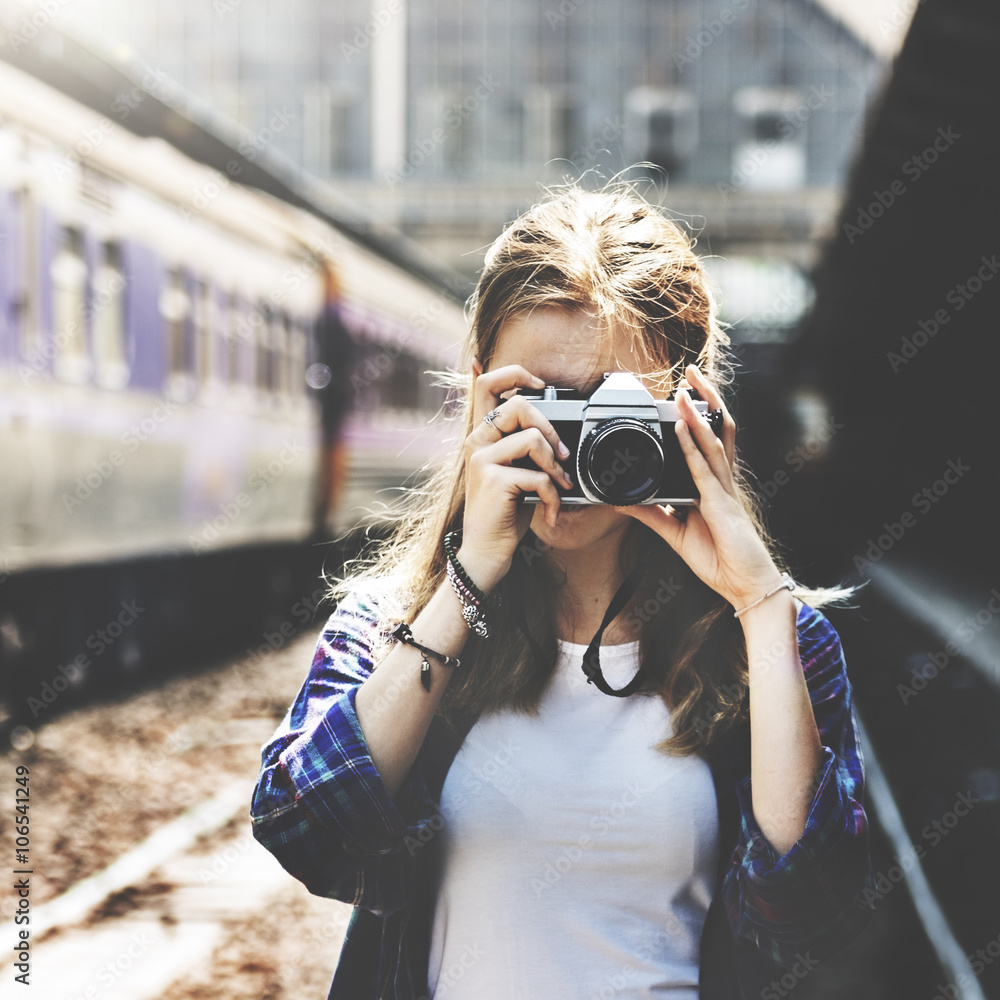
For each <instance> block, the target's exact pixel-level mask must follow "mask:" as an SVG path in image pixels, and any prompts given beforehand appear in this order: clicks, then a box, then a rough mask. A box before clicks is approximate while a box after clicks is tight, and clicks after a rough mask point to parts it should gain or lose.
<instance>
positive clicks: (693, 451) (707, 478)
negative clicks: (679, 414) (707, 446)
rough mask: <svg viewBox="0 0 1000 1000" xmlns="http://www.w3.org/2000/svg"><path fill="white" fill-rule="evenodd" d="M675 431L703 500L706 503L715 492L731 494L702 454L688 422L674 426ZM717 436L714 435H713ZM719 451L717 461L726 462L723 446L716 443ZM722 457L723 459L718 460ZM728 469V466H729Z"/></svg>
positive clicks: (679, 422) (680, 421) (682, 421)
mask: <svg viewBox="0 0 1000 1000" xmlns="http://www.w3.org/2000/svg"><path fill="white" fill-rule="evenodd" d="M698 419H700V418H698ZM674 430H675V432H676V434H677V441H678V443H679V444H680V446H681V451H682V452H683V453H684V458H685V460H686V461H687V466H688V469H689V470H690V471H691V477H692V478H693V479H694V484H695V486H696V487H697V489H698V494H699V496H700V497H701V500H702V501H704V500H705V499H706V498H708V497H709V496H710V495H711V493H712V491H713V490H720V489H721V490H722V491H723V492H724V493H730V495H732V494H731V492H730V490H727V489H726V487H725V486H724V485H723V483H722V482H721V481H720V479H719V476H718V474H717V473H716V471H715V470H714V469H713V468H712V466H711V465H710V464H709V462H708V459H707V458H706V457H705V456H704V455H703V454H702V452H701V450H700V448H699V447H698V445H697V444H696V443H695V440H694V437H693V436H692V434H691V428H690V427H689V426H688V422H687V421H686V420H678V421H677V423H676V424H675V425H674ZM712 436H713V437H714V436H715V435H714V434H713V435H712ZM716 444H717V445H718V448H719V451H718V452H717V460H718V461H722V462H724V461H725V456H724V455H723V454H722V445H721V443H719V442H718V441H716ZM718 456H721V458H718ZM727 469H728V466H727Z"/></svg>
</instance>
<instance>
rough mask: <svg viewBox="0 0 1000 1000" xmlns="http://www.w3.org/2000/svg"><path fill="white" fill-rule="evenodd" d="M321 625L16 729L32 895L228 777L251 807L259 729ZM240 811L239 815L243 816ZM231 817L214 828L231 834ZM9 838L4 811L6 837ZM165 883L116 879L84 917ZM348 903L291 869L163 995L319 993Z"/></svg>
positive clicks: (60, 886) (112, 856)
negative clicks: (310, 886) (270, 647)
mask: <svg viewBox="0 0 1000 1000" xmlns="http://www.w3.org/2000/svg"><path fill="white" fill-rule="evenodd" d="M318 634H319V627H318V626H314V627H313V628H312V629H311V630H310V631H309V632H307V633H306V634H303V635H302V636H300V637H298V638H297V639H295V640H293V641H291V642H290V643H289V644H288V645H287V647H286V648H284V649H281V650H279V651H277V652H275V653H272V654H270V655H268V656H267V657H262V656H257V657H246V658H244V659H242V660H239V661H236V662H230V663H227V664H224V665H220V666H218V667H215V668H212V669H209V670H207V671H205V672H203V673H200V674H199V675H197V676H190V677H180V678H175V679H172V680H170V681H168V682H167V683H165V684H164V685H163V686H162V687H160V688H158V689H156V690H151V691H145V692H142V693H139V694H137V695H135V696H132V697H129V698H127V699H124V700H122V701H120V702H117V703H113V704H108V703H105V704H101V705H94V706H90V707H86V708H83V709H79V710H77V711H74V712H71V713H69V714H67V715H65V716H63V717H60V718H56V719H54V720H53V721H52V722H48V723H46V724H44V725H42V726H40V727H39V728H38V729H37V730H35V731H34V732H33V733H29V734H27V735H26V738H23V739H21V740H20V742H19V745H20V746H22V747H24V744H25V743H27V742H28V741H29V740H30V741H31V745H30V746H27V747H25V748H24V749H19V750H18V749H7V751H6V752H5V753H4V754H3V755H2V756H3V762H2V765H0V786H2V787H3V789H4V793H5V794H6V795H7V796H8V798H7V801H13V787H14V786H13V779H14V776H15V774H14V771H15V767H16V766H17V765H18V764H26V765H28V767H29V768H30V791H31V799H30V817H31V845H30V855H31V862H32V866H33V868H34V872H35V875H34V877H33V881H32V905H33V906H39V905H41V904H42V903H44V902H45V901H47V900H49V899H52V898H54V897H55V896H58V895H60V894H61V893H63V892H65V891H66V890H67V889H69V888H70V887H71V886H72V885H73V884H74V883H76V882H78V881H79V880H81V879H83V878H86V877H87V876H88V875H92V874H94V873H95V872H97V871H100V870H101V869H103V868H105V867H106V866H107V865H109V864H111V863H112V862H113V861H114V860H116V859H117V858H118V857H120V856H121V855H122V854H124V853H125V852H126V851H128V850H129V849H130V848H132V847H133V846H135V845H136V844H137V843H138V842H140V841H141V840H143V839H145V838H146V837H147V836H149V835H150V834H151V833H152V832H153V831H154V830H156V829H157V828H158V827H159V826H161V825H162V824H164V823H166V822H168V821H169V820H172V819H174V818H175V817H177V816H178V815H180V814H181V813H182V812H184V811H185V810H186V809H188V808H190V807H191V806H193V805H195V804H197V803H199V802H202V801H204V800H206V799H208V798H210V797H211V796H213V795H214V794H215V793H216V792H217V791H219V789H220V788H221V787H223V786H224V785H227V784H229V783H230V782H231V781H233V780H245V781H246V789H247V808H248V810H249V802H250V795H251V792H252V789H253V785H254V782H255V780H256V777H257V772H258V769H259V766H260V746H261V743H262V742H264V741H265V740H266V739H267V738H269V736H270V734H271V733H272V732H273V730H274V728H275V726H276V725H277V723H278V722H279V721H280V719H281V717H282V716H283V715H284V713H285V711H286V709H287V707H288V705H289V704H290V703H291V700H292V699H293V698H294V696H295V694H296V692H297V691H298V689H299V686H300V685H301V683H302V680H303V679H304V677H305V675H306V672H307V670H308V668H309V663H310V659H311V657H312V652H313V649H314V646H315V642H316V637H317V636H318ZM21 735H22V737H25V734H21ZM235 822H239V823H240V824H242V826H243V827H244V828H245V827H246V818H245V817H237V819H236V820H234V823H235ZM233 828H234V827H233V825H232V824H230V826H229V827H228V828H224V829H223V830H221V831H218V833H217V835H216V836H217V837H221V838H225V837H227V836H231V833H232V830H233ZM12 838H13V830H12V829H11V828H10V825H9V824H7V823H4V824H3V833H2V839H3V842H4V843H5V844H10V843H11V841H12ZM213 839H214V838H213ZM170 888H171V887H170V886H169V885H162V884H160V883H158V882H157V880H156V877H155V874H154V877H153V878H152V879H151V880H150V881H148V882H146V883H144V884H143V885H141V886H136V887H132V888H130V889H127V890H124V891H123V892H121V893H116V894H115V895H114V896H113V897H112V898H111V899H110V900H108V901H106V902H105V904H104V907H103V908H102V909H100V910H97V911H94V912H92V913H91V915H90V920H89V922H90V923H95V922H97V921H98V920H100V919H101V918H102V917H103V916H105V915H106V916H112V917H113V916H119V915H121V914H122V913H123V912H127V911H129V910H130V909H133V908H134V907H137V906H149V905H150V904H151V903H153V904H154V905H155V900H156V898H157V897H158V896H159V895H163V896H164V898H165V897H166V895H167V894H168V893H169V890H170ZM13 906H14V903H13V900H12V899H11V898H10V897H9V896H6V898H5V899H4V900H3V903H2V904H0V910H2V913H0V917H2V918H3V919H9V918H10V917H11V916H12V914H13ZM348 913H349V907H346V906H344V905H343V904H339V903H336V902H334V901H331V900H326V899H317V898H315V897H312V896H310V895H309V894H308V893H307V892H306V891H305V889H304V888H303V887H302V886H300V885H299V884H298V883H296V882H295V881H294V880H292V879H291V878H289V880H288V888H287V890H283V891H282V892H281V893H280V895H279V896H278V898H277V899H276V900H275V901H274V904H273V905H270V906H268V907H267V908H266V910H265V911H264V912H262V913H254V914H247V916H246V919H245V920H244V921H243V922H241V923H240V924H239V925H238V926H232V927H229V928H227V934H226V938H225V940H224V942H223V944H222V945H221V946H220V948H219V949H218V951H217V952H216V955H215V956H214V957H213V961H212V963H211V967H210V968H209V969H207V970H201V971H200V972H198V973H196V974H194V973H193V974H191V975H190V976H189V977H186V978H185V979H183V980H181V981H179V982H178V983H175V984H174V985H173V986H172V987H171V988H170V989H169V991H168V992H165V993H164V994H163V1000H180V998H203V1000H209V998H211V1000H236V998H248V997H253V998H274V1000H279V998H281V1000H285V998H287V1000H292V998H296V1000H303V998H310V997H315V998H319V997H325V996H326V991H327V989H328V988H329V983H330V978H331V975H332V972H333V968H334V966H335V965H336V959H337V955H338V954H339V949H340V943H341V940H342V938H343V932H344V926H345V920H346V915H347V914H348Z"/></svg>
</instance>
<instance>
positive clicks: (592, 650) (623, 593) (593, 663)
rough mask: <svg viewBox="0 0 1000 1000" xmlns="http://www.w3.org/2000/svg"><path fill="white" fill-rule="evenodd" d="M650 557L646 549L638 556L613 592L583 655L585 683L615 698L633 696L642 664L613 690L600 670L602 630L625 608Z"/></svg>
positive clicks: (640, 680) (648, 550) (638, 683)
mask: <svg viewBox="0 0 1000 1000" xmlns="http://www.w3.org/2000/svg"><path fill="white" fill-rule="evenodd" d="M651 555H652V551H651V550H650V549H647V550H646V551H645V552H644V553H643V554H642V556H640V558H639V562H638V564H637V565H636V567H635V569H633V570H632V572H631V573H629V575H628V576H627V577H625V580H624V581H623V582H622V585H621V586H620V587H619V588H618V590H617V591H615V596H614V597H612V598H611V603H610V604H609V605H608V610H607V611H606V612H605V613H604V621H602V622H601V627H600V628H599V629H598V630H597V634H596V635H595V636H594V638H593V639H591V640H590V645H589V646H588V647H587V652H586V653H584V654H583V672H584V673H585V674H586V675H587V683H588V684H594V685H596V686H597V688H598V690H600V691H603V692H604V693H605V694H610V695H612V696H613V697H615V698H627V697H628V696H629V695H630V694H634V693H635V692H636V691H638V690H639V686H640V685H641V684H642V680H643V677H642V664H641V663H640V664H639V669H638V670H637V671H636V672H635V676H634V677H633V678H632V680H630V681H629V682H628V684H626V685H625V687H623V688H618V689H617V690H615V688H613V687H612V686H611V685H610V684H609V683H608V682H607V680H606V679H605V677H604V672H603V671H602V670H601V638H602V637H603V635H604V630H605V629H606V628H607V627H608V626H609V625H610V624H611V623H612V622H613V621H614V619H615V617H616V616H617V614H618V612H619V611H621V609H622V608H623V607H625V602H626V601H627V600H628V599H629V598H630V597H631V596H632V595H633V594H634V593H635V592H636V589H637V588H638V586H639V582H640V581H641V580H642V577H643V574H645V572H646V566H647V565H648V564H649V560H650V557H651Z"/></svg>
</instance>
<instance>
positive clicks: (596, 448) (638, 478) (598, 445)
mask: <svg viewBox="0 0 1000 1000" xmlns="http://www.w3.org/2000/svg"><path fill="white" fill-rule="evenodd" d="M577 475H578V476H579V480H580V484H581V486H582V487H583V488H584V490H585V492H590V493H593V495H594V496H595V497H596V498H597V500H598V501H599V502H600V503H607V504H613V505H615V506H617V507H627V506H630V505H631V504H638V503H643V502H644V501H646V500H649V499H651V498H652V497H654V496H656V492H657V490H658V489H659V487H660V480H661V478H662V475H663V443H662V441H661V440H660V438H659V437H658V436H657V435H656V434H655V433H654V432H653V430H652V429H651V427H650V425H649V424H648V423H646V422H644V421H642V420H638V419H635V418H633V417H612V418H611V419H609V420H603V421H601V422H600V423H599V424H598V425H597V426H596V427H595V428H594V429H593V430H592V431H591V432H590V433H589V434H588V435H587V436H586V438H585V439H584V440H583V442H582V444H581V445H580V450H579V453H578V455H577Z"/></svg>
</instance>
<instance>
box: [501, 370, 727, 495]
mask: <svg viewBox="0 0 1000 1000" xmlns="http://www.w3.org/2000/svg"><path fill="white" fill-rule="evenodd" d="M573 392H574V391H573V390H571V389H558V388H556V387H555V386H551V385H547V386H546V387H545V388H544V390H543V391H542V394H541V395H531V394H525V397H524V398H525V399H527V400H528V402H530V403H531V405H532V406H534V407H535V408H536V409H537V410H539V412H541V413H543V414H544V415H545V416H546V417H547V418H548V420H549V421H550V422H551V424H552V426H553V427H554V428H555V431H556V433H557V434H558V435H559V437H560V439H561V440H562V441H563V442H564V443H565V445H566V447H567V448H569V450H570V455H569V458H567V459H566V461H565V462H563V463H562V464H563V466H564V467H565V468H566V470H567V471H568V472H569V474H570V477H571V478H572V479H573V486H572V488H570V489H564V488H563V487H561V486H558V487H557V488H558V490H559V494H560V497H561V499H562V502H563V503H565V504H613V505H614V506H616V507H625V506H631V505H632V504H674V505H678V504H692V503H696V502H697V500H698V491H697V489H696V488H695V485H694V480H693V479H692V477H691V473H690V471H689V469H688V467H687V461H686V460H685V458H684V453H683V452H682V451H681V447H680V442H678V440H677V435H676V433H675V431H674V424H676V423H677V421H678V420H679V419H680V416H679V413H678V407H677V403H675V402H674V401H673V400H672V399H654V398H653V396H652V394H651V393H650V392H649V390H648V389H646V388H645V386H643V384H642V383H641V382H640V381H639V379H638V378H637V377H636V376H635V375H633V374H632V373H631V372H608V373H605V376H604V381H603V382H602V383H601V385H600V387H599V388H598V389H596V390H595V391H594V393H593V394H592V395H591V396H590V398H589V399H573V398H567V397H569V396H571V395H572V394H573ZM560 394H562V395H560ZM693 402H694V406H695V409H696V410H698V412H699V413H702V414H704V415H705V416H706V417H707V418H708V419H709V420H710V421H711V423H712V427H713V430H714V431H715V433H716V435H720V434H721V433H722V411H721V410H716V411H714V412H713V413H711V414H709V412H708V404H707V403H705V402H704V401H702V400H700V399H697V398H695V399H693ZM514 464H515V465H518V466H521V467H522V468H537V466H536V465H535V464H534V462H532V461H531V460H530V459H520V460H518V461H517V462H515V463H514ZM524 502H525V503H540V502H541V501H540V500H539V498H538V495H537V494H535V493H528V494H526V495H525V497H524Z"/></svg>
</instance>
